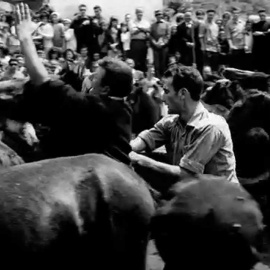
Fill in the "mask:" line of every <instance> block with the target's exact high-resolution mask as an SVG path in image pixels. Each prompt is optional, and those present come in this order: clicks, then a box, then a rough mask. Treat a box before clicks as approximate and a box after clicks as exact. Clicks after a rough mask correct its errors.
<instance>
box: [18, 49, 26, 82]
mask: <svg viewBox="0 0 270 270" xmlns="http://www.w3.org/2000/svg"><path fill="white" fill-rule="evenodd" d="M16 59H17V61H18V71H20V72H21V73H22V74H23V75H24V76H25V77H27V76H28V74H27V70H26V68H25V61H24V57H23V55H22V54H18V55H17V56H16Z"/></svg>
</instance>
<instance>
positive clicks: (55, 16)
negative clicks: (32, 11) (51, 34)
mask: <svg viewBox="0 0 270 270" xmlns="http://www.w3.org/2000/svg"><path fill="white" fill-rule="evenodd" d="M52 22H53V23H57V22H58V17H57V15H53V16H52Z"/></svg>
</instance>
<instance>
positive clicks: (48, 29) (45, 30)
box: [34, 13, 54, 55]
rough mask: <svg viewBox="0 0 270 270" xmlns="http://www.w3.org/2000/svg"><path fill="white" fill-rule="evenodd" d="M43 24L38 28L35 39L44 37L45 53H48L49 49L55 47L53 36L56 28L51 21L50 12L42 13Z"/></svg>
mask: <svg viewBox="0 0 270 270" xmlns="http://www.w3.org/2000/svg"><path fill="white" fill-rule="evenodd" d="M40 19H41V24H40V25H39V27H38V29H37V30H36V32H37V35H36V36H35V37H34V39H42V41H43V48H44V51H45V54H46V55H47V54H48V52H49V50H50V49H51V48H52V47H53V37H54V29H53V26H52V25H51V24H50V23H49V14H47V13H42V14H41V15H40Z"/></svg>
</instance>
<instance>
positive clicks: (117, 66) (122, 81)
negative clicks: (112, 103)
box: [98, 57, 133, 97]
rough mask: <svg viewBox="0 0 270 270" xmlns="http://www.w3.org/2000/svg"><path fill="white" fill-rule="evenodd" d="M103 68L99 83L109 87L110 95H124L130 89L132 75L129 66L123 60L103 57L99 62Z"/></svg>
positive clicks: (128, 92)
mask: <svg viewBox="0 0 270 270" xmlns="http://www.w3.org/2000/svg"><path fill="white" fill-rule="evenodd" d="M98 63H99V66H100V67H102V68H103V69H105V75H104V77H103V78H102V81H101V85H103V86H109V87H110V93H109V95H110V96H115V97H126V96H128V95H129V94H130V92H131V90H132V87H133V86H132V82H133V76H132V71H131V68H130V67H129V66H128V65H127V64H126V63H125V62H123V61H121V60H119V59H114V58H110V57H105V58H103V59H102V60H100V61H99V62H98Z"/></svg>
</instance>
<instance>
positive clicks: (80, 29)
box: [70, 4, 97, 57]
mask: <svg viewBox="0 0 270 270" xmlns="http://www.w3.org/2000/svg"><path fill="white" fill-rule="evenodd" d="M86 11H87V7H86V5H84V4H81V5H79V14H78V15H77V16H76V17H75V18H74V20H73V21H72V23H71V25H70V28H72V29H74V34H75V36H76V39H77V52H80V50H81V48H82V47H83V46H86V47H87V48H88V52H89V56H90V57H92V55H93V53H94V52H95V50H96V49H97V41H96V38H95V26H94V24H93V20H92V18H91V17H90V16H88V15H87V14H86Z"/></svg>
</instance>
